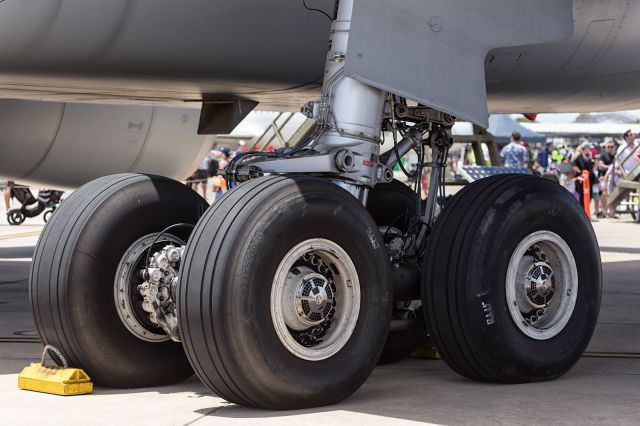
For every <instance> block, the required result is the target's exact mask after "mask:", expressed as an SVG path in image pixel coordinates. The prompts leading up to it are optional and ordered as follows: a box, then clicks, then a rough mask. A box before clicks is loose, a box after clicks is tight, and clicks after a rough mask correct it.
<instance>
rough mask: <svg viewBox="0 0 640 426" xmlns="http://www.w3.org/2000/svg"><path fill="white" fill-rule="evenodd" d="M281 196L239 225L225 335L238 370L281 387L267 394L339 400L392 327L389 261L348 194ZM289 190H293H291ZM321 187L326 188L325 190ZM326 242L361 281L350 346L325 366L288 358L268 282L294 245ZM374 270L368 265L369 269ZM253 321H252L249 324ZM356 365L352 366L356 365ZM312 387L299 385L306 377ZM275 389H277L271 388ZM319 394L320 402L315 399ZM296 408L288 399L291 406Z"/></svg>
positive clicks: (318, 191)
mask: <svg viewBox="0 0 640 426" xmlns="http://www.w3.org/2000/svg"><path fill="white" fill-rule="evenodd" d="M318 184H319V185H320V186H319V187H316V188H315V189H314V188H309V187H308V186H307V187H306V189H305V185H300V189H299V190H294V191H293V192H291V191H286V190H285V191H284V192H285V193H287V192H288V193H287V194H286V195H285V194H282V193H281V194H274V197H273V200H272V202H271V203H269V204H268V205H266V206H263V207H262V208H261V209H259V210H257V211H254V212H252V214H253V215H254V216H255V218H256V219H257V220H255V221H254V222H253V223H251V224H249V221H247V222H245V221H238V222H239V223H243V224H244V226H245V232H243V233H242V234H241V235H242V236H241V237H240V238H238V240H239V241H244V244H241V245H239V246H238V248H237V250H235V251H234V253H233V254H232V255H231V256H230V258H234V257H237V258H238V259H242V260H241V261H240V262H239V263H238V264H237V265H236V266H235V267H234V268H231V269H230V271H229V272H230V277H233V279H232V280H229V281H230V282H235V284H234V285H233V286H228V287H226V289H225V291H224V297H227V298H231V299H232V300H243V301H245V302H244V303H237V304H235V305H234V306H235V309H232V310H229V311H227V312H225V315H228V320H227V327H226V334H227V336H228V337H229V338H231V336H233V340H230V341H229V343H230V344H231V345H232V346H233V352H234V353H236V354H239V356H238V359H237V360H236V363H237V364H238V365H239V367H240V368H248V369H250V370H251V371H253V374H252V376H253V377H254V378H255V380H257V381H260V382H263V383H265V384H267V383H268V384H269V387H271V388H272V389H273V388H278V389H283V390H284V391H283V394H282V395H276V394H274V395H264V396H263V397H265V398H273V400H274V403H275V401H278V400H279V401H280V403H281V399H280V398H283V397H287V398H293V399H294V400H295V399H298V398H299V400H300V401H304V400H305V397H306V396H307V395H316V397H315V398H319V399H321V401H320V400H316V401H314V405H319V404H326V403H331V402H335V401H338V400H341V399H343V398H345V397H346V396H348V395H349V394H351V393H352V392H354V391H355V389H357V388H358V387H359V386H360V385H361V384H362V382H364V380H365V379H366V378H367V377H368V376H369V374H370V372H371V370H372V368H373V366H374V365H375V363H376V361H377V359H378V357H379V355H380V351H381V350H382V345H383V344H384V339H385V337H386V329H387V327H388V325H389V320H390V313H391V303H390V297H391V291H390V286H389V281H390V280H389V272H388V266H387V264H388V260H387V259H386V255H385V248H384V243H383V242H382V237H381V235H380V234H379V231H378V229H377V226H376V225H375V223H374V222H373V220H372V219H371V217H370V216H369V214H368V213H367V211H366V210H365V209H364V208H363V207H362V206H361V205H360V204H359V203H357V201H356V200H355V199H352V196H351V195H349V194H347V193H346V192H345V191H343V190H341V189H339V191H336V190H335V189H336V188H334V185H333V184H330V183H325V182H318ZM288 189H291V188H288ZM323 189H324V190H323ZM311 238H325V239H327V240H330V241H333V242H335V243H336V244H338V245H339V246H340V247H341V248H342V249H344V250H345V251H346V252H347V253H348V254H349V256H350V258H351V260H352V261H353V263H354V265H355V268H356V271H357V273H358V278H359V282H360V294H361V299H360V311H359V317H358V320H357V323H356V326H355V329H354V330H353V333H352V335H351V337H350V338H349V340H348V341H347V342H346V344H345V346H343V347H342V348H341V349H340V350H339V351H338V352H337V353H336V354H334V355H333V356H331V357H330V358H328V359H325V360H322V361H308V360H304V359H301V358H298V357H297V356H295V355H294V354H292V353H291V352H290V351H289V350H288V349H286V347H285V346H284V345H283V344H282V342H281V341H280V339H279V337H278V335H277V333H276V331H275V328H274V326H273V323H272V318H271V308H270V297H271V288H272V284H273V277H274V275H275V272H276V270H277V268H278V265H279V263H280V260H281V259H283V258H284V256H285V255H286V253H287V252H288V251H289V250H290V249H291V248H292V247H294V246H295V245H297V244H298V243H300V242H302V241H305V240H308V239H311ZM372 265H373V266H372ZM249 318H251V319H252V320H251V321H248V319H249ZM354 360H357V362H354ZM310 376H311V377H314V380H313V381H304V380H303V379H304V378H305V377H310ZM274 384H275V386H274ZM318 395H319V396H318ZM292 402H293V401H292Z"/></svg>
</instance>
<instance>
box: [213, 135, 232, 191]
mask: <svg viewBox="0 0 640 426" xmlns="http://www.w3.org/2000/svg"><path fill="white" fill-rule="evenodd" d="M214 152H215V156H216V160H217V162H216V164H217V167H218V169H219V170H224V169H225V168H226V167H227V164H229V154H230V153H231V151H230V150H229V148H227V147H224V146H223V147H222V148H220V149H219V150H217V151H214ZM212 180H213V188H212V189H213V192H214V193H215V197H214V200H213V201H214V202H216V201H218V199H220V197H222V195H223V194H224V193H225V192H226V189H227V181H226V180H225V179H224V176H217V175H216V176H214V177H213V178H212Z"/></svg>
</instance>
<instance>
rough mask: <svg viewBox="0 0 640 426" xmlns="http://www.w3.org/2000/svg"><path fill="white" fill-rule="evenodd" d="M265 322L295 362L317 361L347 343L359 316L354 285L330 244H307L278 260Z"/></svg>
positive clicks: (349, 266)
mask: <svg viewBox="0 0 640 426" xmlns="http://www.w3.org/2000/svg"><path fill="white" fill-rule="evenodd" d="M270 306H271V319H272V321H273V325H274V327H275V330H276V333H277V335H278V338H279V339H280V342H282V344H283V345H284V347H285V348H287V350H288V351H289V352H291V353H292V354H294V355H295V356H297V357H298V358H302V359H305V360H309V361H320V360H323V359H327V358H330V357H331V356H333V355H335V354H336V353H337V352H338V351H340V349H342V348H343V347H344V345H345V344H346V343H347V342H348V341H349V338H350V337H351V335H352V334H353V330H354V329H355V326H356V323H357V320H358V315H359V312H360V282H359V280H358V274H357V271H356V268H355V265H354V264H353V261H352V260H351V258H350V257H349V255H348V254H347V253H346V252H345V251H344V250H343V249H342V248H341V247H340V246H339V245H337V244H336V243H334V242H332V241H329V240H325V239H320V238H316V239H310V240H306V241H303V242H301V243H300V244H298V245H296V246H295V247H293V248H292V249H291V250H289V252H288V253H287V254H286V255H285V256H284V258H283V259H282V261H281V262H280V265H279V266H278V269H277V271H276V274H275V277H274V279H273V285H272V287H271V301H270Z"/></svg>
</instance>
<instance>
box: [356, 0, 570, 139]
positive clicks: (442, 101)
mask: <svg viewBox="0 0 640 426" xmlns="http://www.w3.org/2000/svg"><path fill="white" fill-rule="evenodd" d="M572 7H573V2H572V0H484V1H478V0H430V1H424V0H403V1H398V0H376V1H371V0H355V2H354V11H353V17H352V23H351V34H350V38H349V46H348V49H347V52H346V53H347V54H346V64H345V75H347V76H348V77H352V78H354V79H356V80H360V81H362V82H364V83H367V84H370V85H372V86H374V87H377V88H379V89H382V90H386V91H388V92H392V93H395V94H398V95H401V96H404V97H406V98H409V99H414V100H416V101H418V102H421V103H423V104H425V105H428V106H430V107H433V108H435V109H438V110H440V111H443V112H446V113H449V114H452V115H454V116H456V117H459V118H462V119H465V120H469V121H471V122H474V123H476V124H479V125H482V126H483V127H485V128H486V127H487V126H488V112H487V94H486V85H485V75H484V59H485V56H486V55H487V53H488V52H489V51H490V50H491V49H495V48H500V47H511V46H523V45H532V44H542V43H550V42H556V41H562V40H565V39H568V38H569V37H570V36H571V34H572V32H573V9H572Z"/></svg>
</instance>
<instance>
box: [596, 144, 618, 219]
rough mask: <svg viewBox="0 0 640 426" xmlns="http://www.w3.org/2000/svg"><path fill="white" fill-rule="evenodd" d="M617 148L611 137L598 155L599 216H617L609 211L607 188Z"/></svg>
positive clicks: (608, 187)
mask: <svg viewBox="0 0 640 426" xmlns="http://www.w3.org/2000/svg"><path fill="white" fill-rule="evenodd" d="M617 149H618V144H617V142H616V140H615V138H611V139H610V140H608V141H606V142H605V143H604V144H603V150H602V153H601V154H600V156H599V157H598V161H597V167H598V175H599V179H598V181H599V184H600V193H601V196H600V199H601V205H602V210H601V211H599V212H598V217H599V218H603V217H605V216H609V217H617V216H615V214H611V213H609V189H610V186H611V185H610V184H609V182H608V180H609V179H610V177H611V173H610V169H611V168H612V167H613V163H614V162H615V158H616V150H617Z"/></svg>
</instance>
